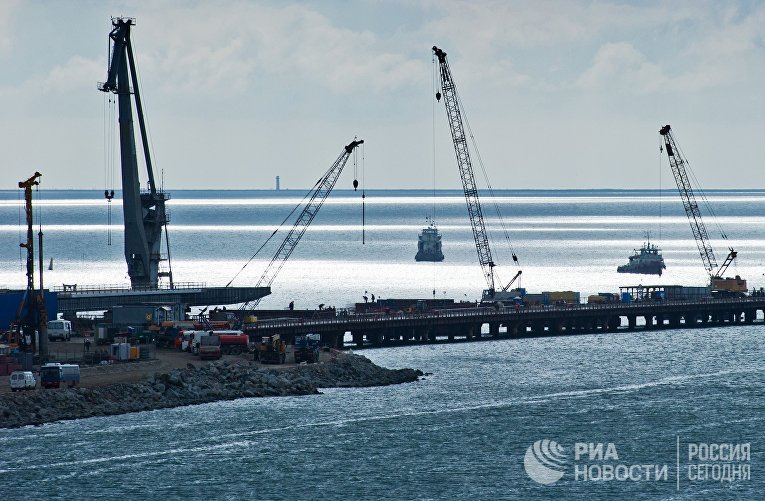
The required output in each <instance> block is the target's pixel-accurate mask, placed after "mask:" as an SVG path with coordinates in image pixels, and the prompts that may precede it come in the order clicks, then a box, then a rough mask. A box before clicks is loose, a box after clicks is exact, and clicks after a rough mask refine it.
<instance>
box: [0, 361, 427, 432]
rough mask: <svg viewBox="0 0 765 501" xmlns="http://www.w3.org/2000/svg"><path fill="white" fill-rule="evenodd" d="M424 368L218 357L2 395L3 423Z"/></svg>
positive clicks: (393, 380) (380, 382) (370, 380)
mask: <svg viewBox="0 0 765 501" xmlns="http://www.w3.org/2000/svg"><path fill="white" fill-rule="evenodd" d="M422 375H423V374H422V372H421V371H419V370H414V369H395V370H394V369H386V368H384V367H380V366H378V365H375V364H374V363H372V361H370V360H369V359H368V358H366V357H364V356H360V355H353V354H340V355H338V356H337V358H334V359H332V360H330V361H328V362H325V363H320V364H311V365H299V366H296V367H291V368H283V369H275V368H265V367H261V366H256V365H255V364H254V363H230V362H228V361H218V362H214V363H210V364H208V365H205V366H204V367H200V368H196V367H194V366H193V365H191V364H189V366H188V367H187V368H185V369H174V370H172V371H170V372H168V373H162V374H159V373H157V374H154V375H153V376H152V377H150V378H149V379H148V380H147V381H144V382H141V383H130V384H128V383H122V384H113V385H109V386H102V387H97V388H75V389H66V390H63V389H62V390H58V391H56V390H41V389H38V390H36V391H33V392H22V393H11V394H8V395H4V396H2V397H0V427H1V428H13V427H18V426H26V425H34V424H43V423H50V422H54V421H61V420H67V419H80V418H87V417H93V416H108V415H115V414H126V413H129V412H140V411H148V410H154V409H163V408H169V407H179V406H183V405H194V404H203V403H207V402H214V401H218V400H233V399H236V398H247V397H270V396H287V395H311V394H316V393H319V388H350V387H369V386H386V385H391V384H399V383H408V382H413V381H417V380H418V379H419V377H420V376H422Z"/></svg>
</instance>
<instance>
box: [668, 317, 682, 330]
mask: <svg viewBox="0 0 765 501" xmlns="http://www.w3.org/2000/svg"><path fill="white" fill-rule="evenodd" d="M669 326H670V327H672V328H674V329H677V328H678V327H680V315H670V317H669Z"/></svg>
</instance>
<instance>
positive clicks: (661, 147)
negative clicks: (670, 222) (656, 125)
mask: <svg viewBox="0 0 765 501" xmlns="http://www.w3.org/2000/svg"><path fill="white" fill-rule="evenodd" d="M663 158H664V142H663V141H662V140H661V138H659V245H661V209H662V207H661V202H662V200H661V169H662V159H663Z"/></svg>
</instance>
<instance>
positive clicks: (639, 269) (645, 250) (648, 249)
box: [616, 236, 667, 276]
mask: <svg viewBox="0 0 765 501" xmlns="http://www.w3.org/2000/svg"><path fill="white" fill-rule="evenodd" d="M646 240H647V242H646V243H645V244H643V246H642V247H641V248H640V250H637V249H636V250H635V253H634V254H633V255H631V256H630V257H629V260H630V261H629V263H627V264H625V265H622V266H619V267H618V268H616V271H617V272H618V273H639V274H642V275H659V276H661V273H662V270H664V269H666V268H667V267H666V266H665V265H664V258H663V257H661V249H659V248H658V247H656V246H655V245H651V238H650V236H646Z"/></svg>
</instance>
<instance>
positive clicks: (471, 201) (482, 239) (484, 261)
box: [433, 45, 521, 299]
mask: <svg viewBox="0 0 765 501" xmlns="http://www.w3.org/2000/svg"><path fill="white" fill-rule="evenodd" d="M433 53H434V54H435V55H436V57H437V58H438V66H439V75H440V77H441V91H442V92H443V94H441V93H440V92H439V93H438V94H436V99H439V100H440V99H441V97H442V96H443V99H444V104H445V106H446V117H447V118H448V119H449V129H450V130H451V133H452V142H453V143H454V152H455V154H456V156H457V169H458V170H459V173H460V179H461V180H462V189H463V191H464V194H465V203H466V204H467V210H468V216H469V218H470V226H471V228H472V229H473V240H474V241H475V248H476V251H477V252H478V263H479V264H480V265H481V270H482V272H483V277H484V279H485V280H486V284H487V285H488V286H489V289H488V290H487V291H485V292H484V299H494V296H495V276H494V275H495V273H494V267H495V266H497V265H496V264H495V263H494V260H493V258H492V255H491V247H490V246H489V238H488V234H487V233H486V225H485V223H484V220H483V210H482V209H481V200H480V198H479V196H478V186H477V185H476V182H475V175H474V174H473V164H472V162H471V161H470V151H469V149H468V144H467V136H466V134H465V126H464V125H463V122H462V112H461V111H460V102H459V99H458V96H457V87H456V86H455V84H454V79H453V78H452V73H451V70H450V69H449V62H448V61H447V60H446V52H444V51H443V50H441V49H439V48H438V47H436V46H435V45H434V46H433ZM513 260H514V261H515V262H517V261H518V258H517V257H516V256H515V254H513ZM520 275H521V271H520V270H519V271H518V273H516V274H515V276H514V277H513V279H512V280H511V281H510V282H509V283H508V284H507V285H505V286H504V287H502V290H503V291H507V290H508V289H509V288H510V286H511V285H512V284H513V282H515V280H516V279H517V278H518V277H520Z"/></svg>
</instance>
